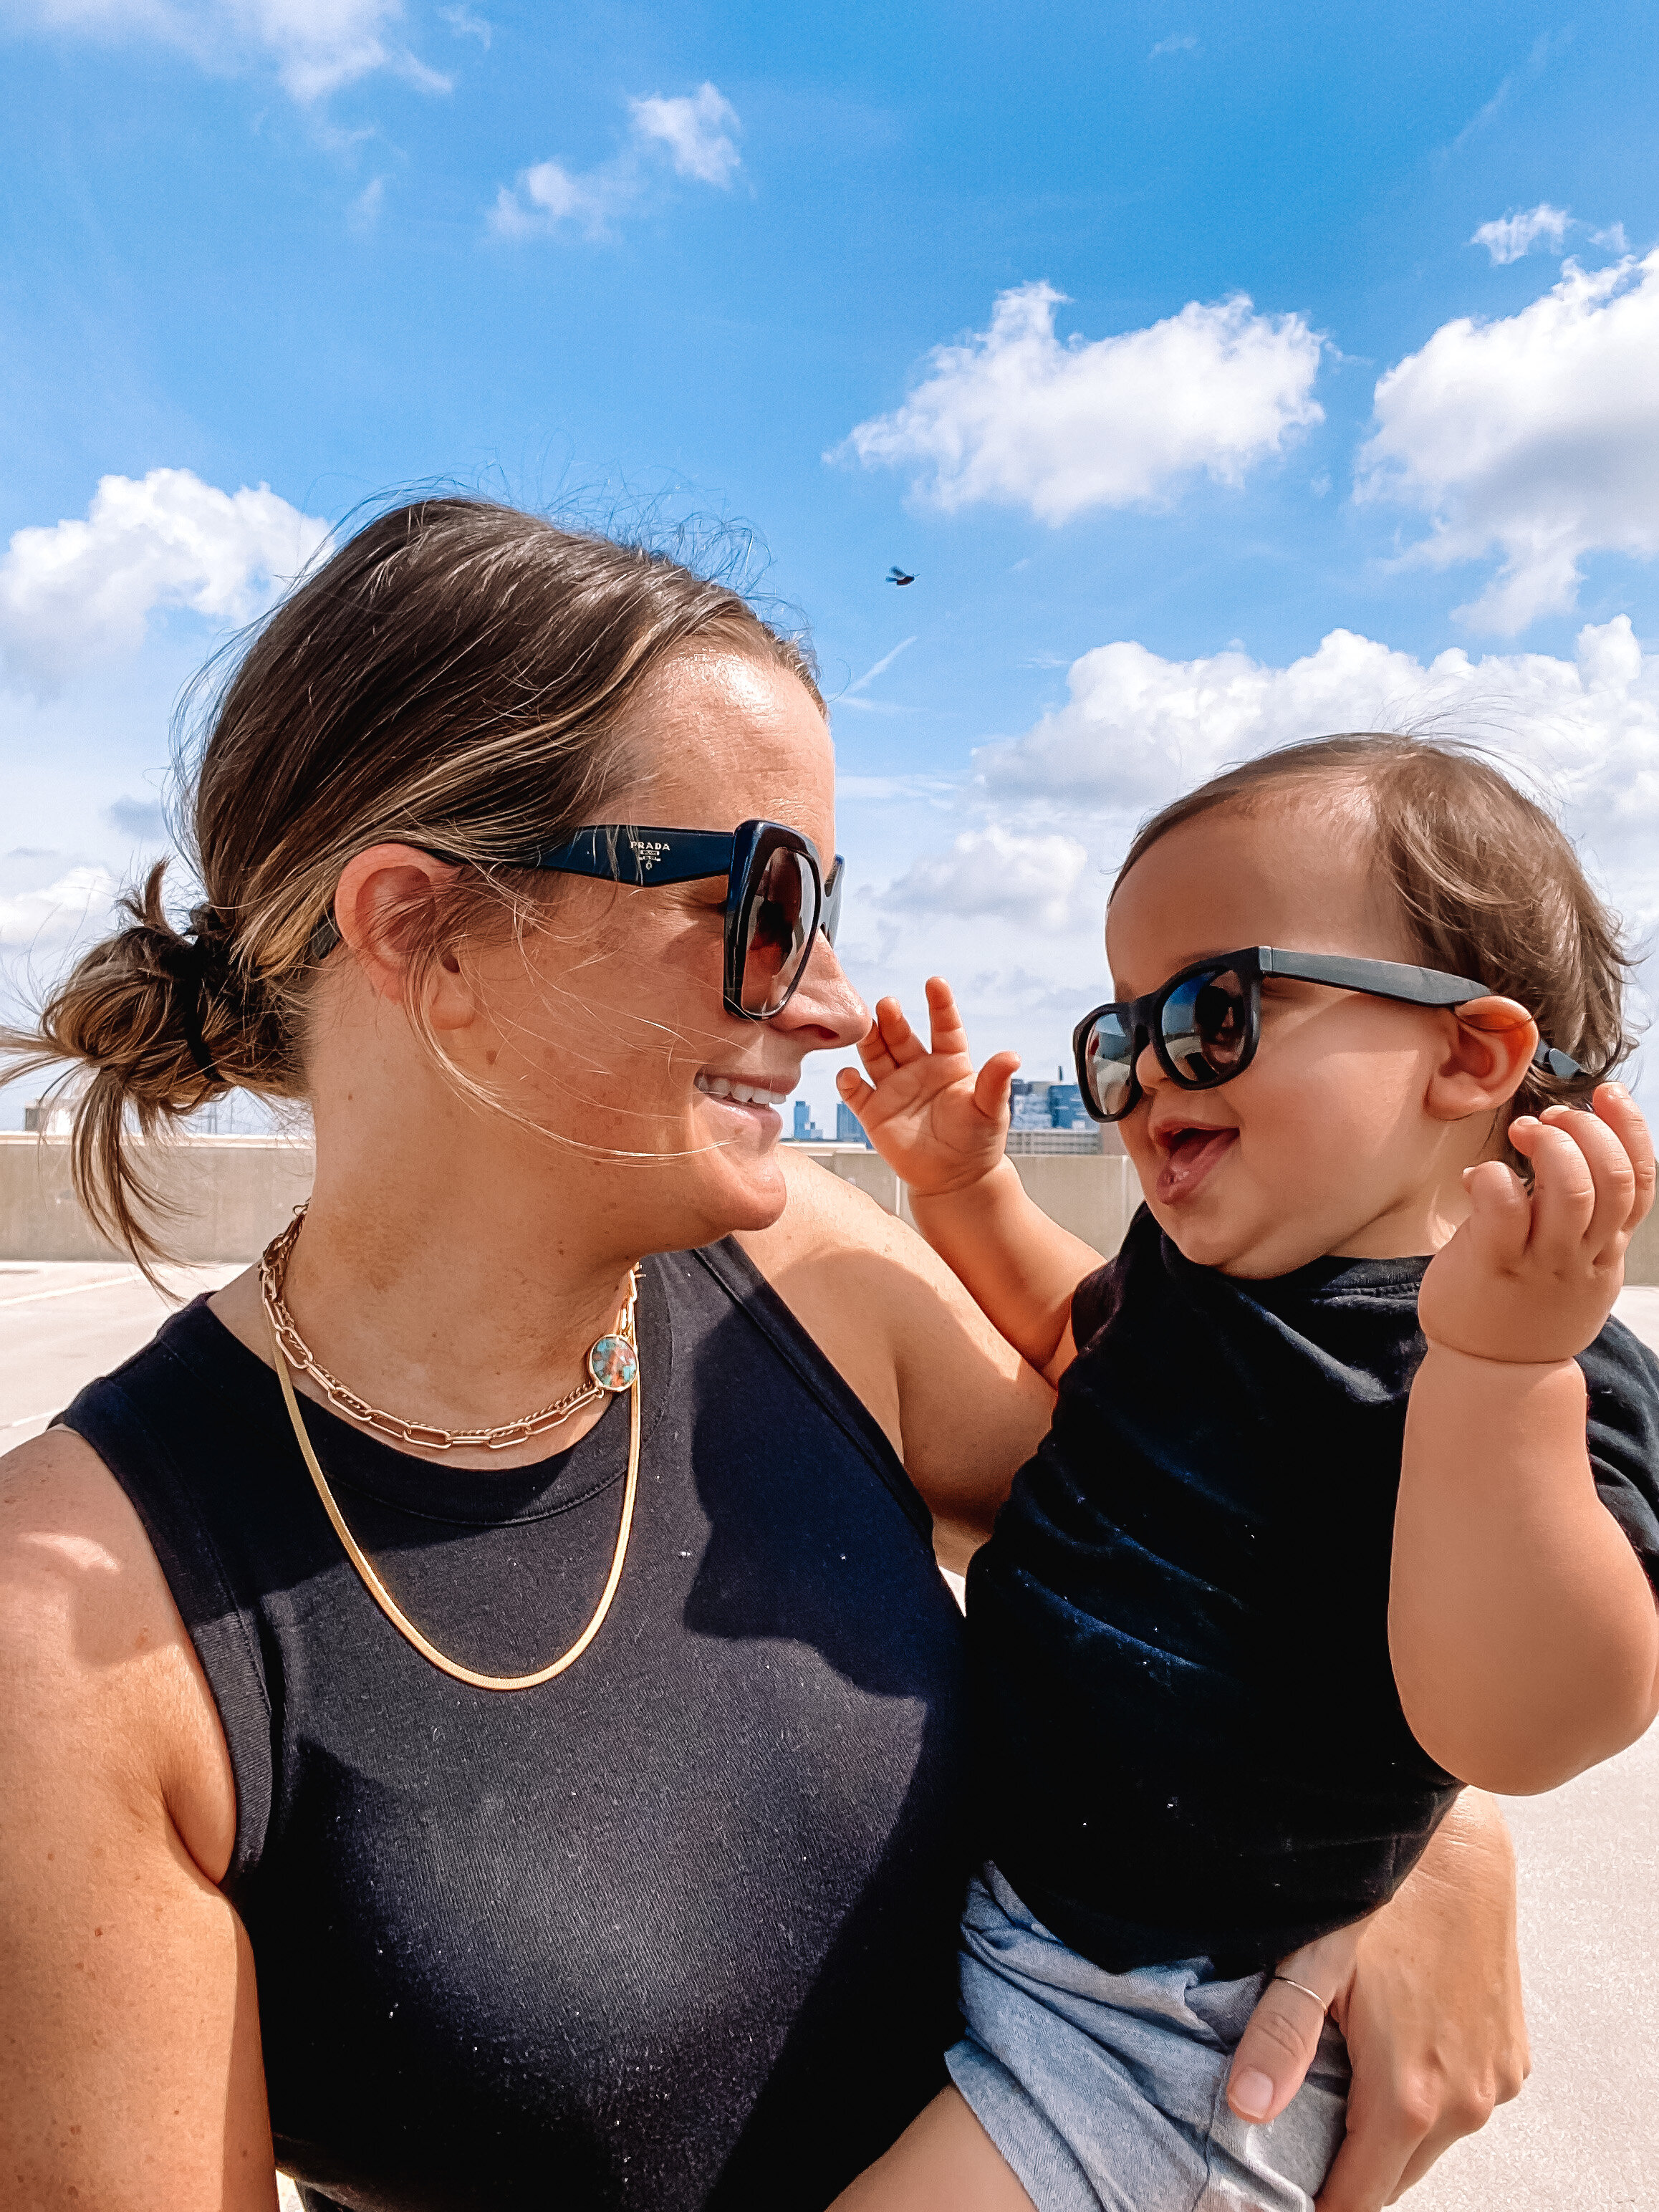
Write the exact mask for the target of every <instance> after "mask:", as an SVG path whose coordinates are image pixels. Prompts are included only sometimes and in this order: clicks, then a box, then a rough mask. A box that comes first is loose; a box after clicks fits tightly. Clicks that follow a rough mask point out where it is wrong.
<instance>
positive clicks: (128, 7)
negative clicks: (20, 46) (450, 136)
mask: <svg viewBox="0 0 1659 2212" xmlns="http://www.w3.org/2000/svg"><path fill="white" fill-rule="evenodd" d="M7 12H8V13H9V15H12V16H13V18H14V19H21V20H22V21H26V22H27V23H29V24H31V25H32V26H33V27H38V28H40V29H42V30H47V31H66V32H70V33H81V34H82V35H83V36H88V37H93V38H104V39H111V40H125V39H154V40H159V41H161V43H163V44H165V45H167V46H178V47H180V48H182V49H183V50H184V51H185V52H186V53H188V54H189V55H191V58H193V59H195V60H196V61H197V62H199V63H201V64H203V66H204V67H205V68H210V69H233V68H235V67H237V66H238V65H239V64H241V63H242V62H243V61H245V60H246V58H248V57H249V56H250V55H252V54H254V53H263V54H264V56H265V57H267V58H269V60H270V61H271V62H273V63H274V64H276V73H277V76H278V78H279V79H280V81H281V82H282V85H283V89H284V90H285V91H287V92H289V93H290V94H292V95H293V97H294V98H295V100H306V101H309V100H319V99H321V98H322V97H323V96H324V95H325V94H327V93H331V92H334V91H337V89H338V88H339V87H340V86H342V85H344V84H349V83H351V82H354V81H355V80H356V78H358V77H362V76H368V75H369V74H370V73H371V72H372V71H373V70H382V69H389V70H394V71H395V72H396V73H397V74H398V76H403V77H405V78H407V79H409V80H410V82H413V83H415V84H417V85H418V86H420V87H421V88H422V90H423V91H428V92H447V91H448V89H449V80H448V79H447V77H444V76H439V75H438V74H437V73H436V72H435V70H429V69H428V68H427V67H426V66H425V64H423V63H422V62H419V61H417V60H416V58H415V56H414V55H413V54H412V53H411V52H410V51H409V49H408V48H407V47H406V46H404V45H403V44H402V43H401V42H400V41H399V40H397V39H396V38H395V37H394V36H393V35H392V33H393V29H394V27H395V26H396V25H397V24H398V23H399V22H401V21H402V20H403V13H404V11H403V6H402V0H10V5H9V8H8V10H7Z"/></svg>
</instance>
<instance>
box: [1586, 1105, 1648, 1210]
mask: <svg viewBox="0 0 1659 2212" xmlns="http://www.w3.org/2000/svg"><path fill="white" fill-rule="evenodd" d="M1591 1103H1592V1104H1593V1105H1594V1107H1595V1114H1596V1117H1597V1119H1598V1120H1600V1121H1605V1122H1606V1123H1607V1127H1608V1128H1610V1129H1611V1130H1612V1131H1613V1134H1614V1136H1615V1137H1617V1138H1618V1139H1619V1141H1620V1144H1621V1145H1622V1146H1624V1148H1625V1152H1626V1158H1628V1159H1629V1161H1630V1164H1631V1172H1632V1176H1634V1177H1635V1183H1636V1188H1635V1194H1634V1196H1633V1198H1632V1203H1631V1212H1630V1217H1629V1218H1628V1219H1627V1220H1626V1224H1625V1226H1626V1228H1627V1229H1634V1228H1635V1227H1636V1225H1637V1224H1638V1222H1639V1221H1645V1220H1646V1219H1647V1217H1648V1215H1649V1213H1650V1211H1651V1210H1652V1206H1653V1200H1654V1193H1655V1188H1656V1183H1659V1177H1656V1172H1655V1162H1654V1155H1653V1133H1652V1131H1651V1130H1650V1128H1649V1127H1648V1124H1647V1116H1646V1115H1644V1113H1643V1111H1642V1109H1641V1108H1640V1107H1639V1106H1638V1104H1637V1103H1636V1101H1635V1100H1634V1099H1633V1098H1632V1097H1631V1095H1630V1093H1629V1091H1626V1088H1625V1086H1624V1085H1623V1084H1622V1083H1603V1084H1602V1085H1600V1086H1599V1088H1598V1089H1597V1091H1596V1093H1595V1098H1594V1100H1593V1101H1592V1102H1591Z"/></svg>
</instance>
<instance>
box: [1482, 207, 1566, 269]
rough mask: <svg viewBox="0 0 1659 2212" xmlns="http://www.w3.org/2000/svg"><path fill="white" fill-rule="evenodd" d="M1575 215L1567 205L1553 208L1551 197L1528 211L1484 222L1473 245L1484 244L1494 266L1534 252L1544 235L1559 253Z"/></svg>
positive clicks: (1496, 266)
mask: <svg viewBox="0 0 1659 2212" xmlns="http://www.w3.org/2000/svg"><path fill="white" fill-rule="evenodd" d="M1571 221H1572V217H1571V216H1570V215H1569V214H1568V213H1567V211H1566V210H1565V208H1558V207H1552V206H1551V205H1550V204H1549V202H1548V201H1547V200H1543V201H1541V202H1540V204H1538V206H1536V207H1535V208H1528V209H1527V210H1526V211H1525V212H1524V214H1521V215H1506V216H1503V217H1502V218H1501V219H1500V220H1499V221H1498V222H1483V223H1482V224H1481V226H1480V229H1479V230H1477V231H1476V232H1475V234H1474V237H1473V238H1472V239H1471V240H1469V244H1470V245H1471V246H1485V247H1486V251H1487V252H1488V253H1490V254H1491V256H1492V265H1493V267H1494V268H1499V267H1501V266H1502V265H1503V264H1504V263H1505V262H1508V261H1519V260H1520V258H1521V257H1522V254H1525V253H1530V252H1531V251H1532V249H1533V247H1534V246H1536V245H1537V243H1538V241H1539V240H1540V239H1541V238H1547V240H1549V242H1550V244H1551V246H1553V247H1554V249H1555V251H1556V252H1558V253H1559V252H1560V250H1561V241H1562V240H1563V239H1564V238H1565V236H1566V234H1567V228H1568V226H1569V224H1570V223H1571Z"/></svg>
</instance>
